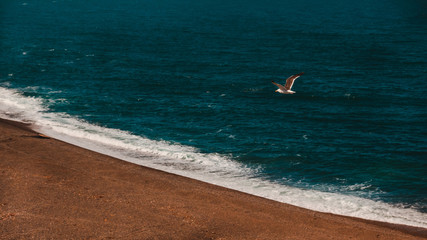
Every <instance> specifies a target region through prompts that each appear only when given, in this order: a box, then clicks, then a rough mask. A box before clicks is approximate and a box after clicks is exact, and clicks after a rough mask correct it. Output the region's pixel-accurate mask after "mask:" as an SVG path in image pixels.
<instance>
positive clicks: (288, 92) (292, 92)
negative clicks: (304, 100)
mask: <svg viewBox="0 0 427 240" xmlns="http://www.w3.org/2000/svg"><path fill="white" fill-rule="evenodd" d="M276 92H278V93H282V94H294V93H295V92H294V91H291V90H286V91H283V90H282V89H277V90H276Z"/></svg>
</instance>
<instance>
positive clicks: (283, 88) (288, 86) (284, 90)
mask: <svg viewBox="0 0 427 240" xmlns="http://www.w3.org/2000/svg"><path fill="white" fill-rule="evenodd" d="M303 74H304V73H303V72H302V73H298V74H295V75H292V76H290V77H288V79H286V84H285V86H283V85H281V84H278V83H275V82H274V81H271V82H272V83H273V84H274V85H276V86H277V87H278V88H279V89H277V90H276V92H278V93H283V94H294V93H295V92H294V91H292V90H291V88H292V85H294V81H295V79H297V78H299V77H300V76H301V75H303Z"/></svg>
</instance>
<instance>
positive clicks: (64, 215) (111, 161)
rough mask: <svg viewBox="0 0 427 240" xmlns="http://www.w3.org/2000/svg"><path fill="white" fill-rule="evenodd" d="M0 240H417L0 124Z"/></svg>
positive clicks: (396, 228)
mask: <svg viewBox="0 0 427 240" xmlns="http://www.w3.org/2000/svg"><path fill="white" fill-rule="evenodd" d="M0 186H1V187H0V239H294V240H295V239H399V240H405V239H427V230H426V229H422V228H414V227H407V226H401V225H394V224H387V223H380V222H374V221H366V220H361V219H356V218H349V217H343V216H336V215H332V214H325V213H319V212H314V211H310V210H306V209H302V208H298V207H294V206H290V205H287V204H283V203H279V202H275V201H271V200H267V199H263V198H260V197H256V196H252V195H249V194H245V193H241V192H237V191H233V190H229V189H226V188H222V187H218V186H214V185H211V184H207V183H203V182H199V181H196V180H192V179H188V178H185V177H181V176H176V175H173V174H169V173H165V172H161V171H157V170H153V169H149V168H146V167H141V166H138V165H134V164H131V163H127V162H124V161H121V160H118V159H115V158H112V157H109V156H105V155H102V154H99V153H95V152H92V151H88V150H85V149H82V148H79V147H75V146H72V145H70V144H67V143H64V142H61V141H58V140H55V139H52V138H46V137H44V136H40V135H38V134H37V133H36V132H34V131H32V130H30V129H29V128H28V127H27V126H25V125H24V124H20V123H16V122H11V121H7V120H1V121H0Z"/></svg>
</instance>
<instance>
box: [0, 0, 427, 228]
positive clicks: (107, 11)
mask: <svg viewBox="0 0 427 240" xmlns="http://www.w3.org/2000/svg"><path fill="white" fill-rule="evenodd" d="M426 7H427V6H426V4H425V3H424V2H423V1H399V0H394V1H375V2H372V1H357V2H354V1H334V0H329V1H314V0H310V1H309V0H306V1H279V0H271V1H256V0H250V1H210V0H202V1H195V0H184V1H178V0H165V1H148V0H141V1H132V0H124V1H100V0H94V1H83V0H74V1H71V0H67V1H66V0H64V1H61V0H56V1H41V0H33V1H30V0H28V1H3V2H2V3H0V25H1V28H0V48H1V49H2V50H1V51H0V61H1V62H0V63H1V64H0V115H1V116H2V117H6V118H11V119H15V120H20V121H26V122H32V123H34V124H35V125H36V126H37V127H38V128H39V129H40V131H42V132H46V133H49V134H51V135H54V136H56V137H58V138H60V139H64V140H66V141H69V142H72V143H75V144H80V145H82V146H84V147H88V148H91V149H94V150H97V151H100V152H104V153H107V154H110V155H114V156H117V157H121V158H122V159H124V160H127V161H132V162H135V163H138V164H141V165H148V166H151V167H156V168H159V169H162V170H165V171H170V172H175V173H179V174H182V175H185V176H190V177H194V178H197V179H201V180H204V181H208V182H212V183H215V184H219V185H223V186H227V187H230V188H235V189H238V190H242V191H246V192H249V193H253V194H257V195H261V196H264V197H268V198H272V199H275V200H278V201H283V202H288V203H292V204H296V205H299V206H303V207H308V208H311V209H315V210H320V211H327V212H334V213H339V214H344V215H351V216H358V217H364V218H369V219H376V220H382V221H389V222H398V223H404V224H409V225H416V226H423V227H426V226H427V221H426V213H427V187H426V186H427V185H426V182H427V181H426V180H427V179H426V176H427V128H426V122H427V111H426V110H427V108H426V105H425V104H426V102H427V97H426V94H425V90H426V89H427V81H426V80H427V79H426V77H425V76H426V73H427V58H426V55H425V54H426V52H427V44H426V39H427V15H426V12H427V11H426V10H427V9H426ZM302 71H303V72H305V74H304V75H303V76H302V77H300V78H299V79H297V80H296V82H295V84H294V87H293V90H294V91H296V94H293V95H281V94H278V93H275V92H274V91H275V90H276V87H275V86H274V85H272V84H271V81H272V80H274V81H276V82H279V83H283V82H284V80H285V79H286V78H287V77H288V76H290V75H292V74H296V73H299V72H302ZM376 204H379V205H376ZM384 209H385V210H384ZM400 211H402V212H400ZM401 216H403V220H402V219H400V217H401Z"/></svg>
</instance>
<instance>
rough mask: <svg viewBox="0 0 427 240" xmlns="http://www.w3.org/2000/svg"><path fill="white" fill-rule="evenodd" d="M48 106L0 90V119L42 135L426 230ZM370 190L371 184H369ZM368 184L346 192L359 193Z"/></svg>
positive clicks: (387, 208)
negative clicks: (30, 126) (19, 123)
mask: <svg viewBox="0 0 427 240" xmlns="http://www.w3.org/2000/svg"><path fill="white" fill-rule="evenodd" d="M51 102H52V101H48V100H43V99H41V98H35V97H27V96H24V95H22V94H21V93H19V92H18V91H15V90H11V89H7V88H3V87H0V117H1V118H7V119H11V120H17V121H22V122H27V123H32V124H33V125H34V126H35V128H37V130H38V131H40V132H41V133H44V134H46V135H50V136H52V137H54V138H57V139H60V140H63V141H66V142H69V143H71V144H74V145H77V146H81V147H84V148H88V149H91V150H94V151H97V152H101V153H104V154H107V155H111V156H113V157H117V158H120V159H123V160H125V161H129V162H133V163H136V164H139V165H143V166H148V167H152V168H156V169H160V170H164V171H167V172H171V173H175V174H179V175H183V176H187V177H191V178H194V179H198V180H201V181H205V182H209V183H213V184H216V185H220V186H224V187H227V188H231V189H235V190H239V191H243V192H247V193H250V194H254V195H257V196H261V197H265V198H269V199H273V200H276V201H280V202H284V203H289V204H292V205H296V206H300V207H304V208H308V209H312V210H317V211H321V212H329V213H335V214H340V215H346V216H353V217H359V218H364V219H371V220H378V221H385V222H390V223H397V224H405V225H411V226H418V227H424V228H427V214H424V213H421V212H418V211H416V210H414V209H408V208H406V209H405V208H399V207H395V206H392V205H390V204H387V203H383V202H379V201H373V200H369V199H365V198H360V197H355V196H350V195H345V194H338V193H330V192H321V191H316V190H308V189H299V188H295V187H290V186H286V185H283V184H279V183H274V182H271V181H267V180H263V179H260V178H257V177H255V176H256V170H254V169H250V168H247V167H245V166H244V165H243V164H241V163H239V162H236V161H234V160H233V159H232V158H231V157H230V156H225V155H220V154H212V153H209V154H206V153H201V152H199V150H198V149H196V148H193V147H190V146H185V145H181V144H175V143H171V142H166V141H154V140H150V139H148V138H145V137H142V136H137V135H134V134H131V133H129V132H126V131H122V130H117V129H110V128H105V127H101V126H97V125H94V124H91V123H88V122H85V121H83V120H80V119H78V118H75V117H73V116H70V115H68V114H65V113H55V112H51V111H49V105H48V104H50V103H51ZM368 186H369V185H368ZM365 187H366V185H364V184H360V185H352V186H349V188H350V189H351V188H357V189H363V188H365Z"/></svg>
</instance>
